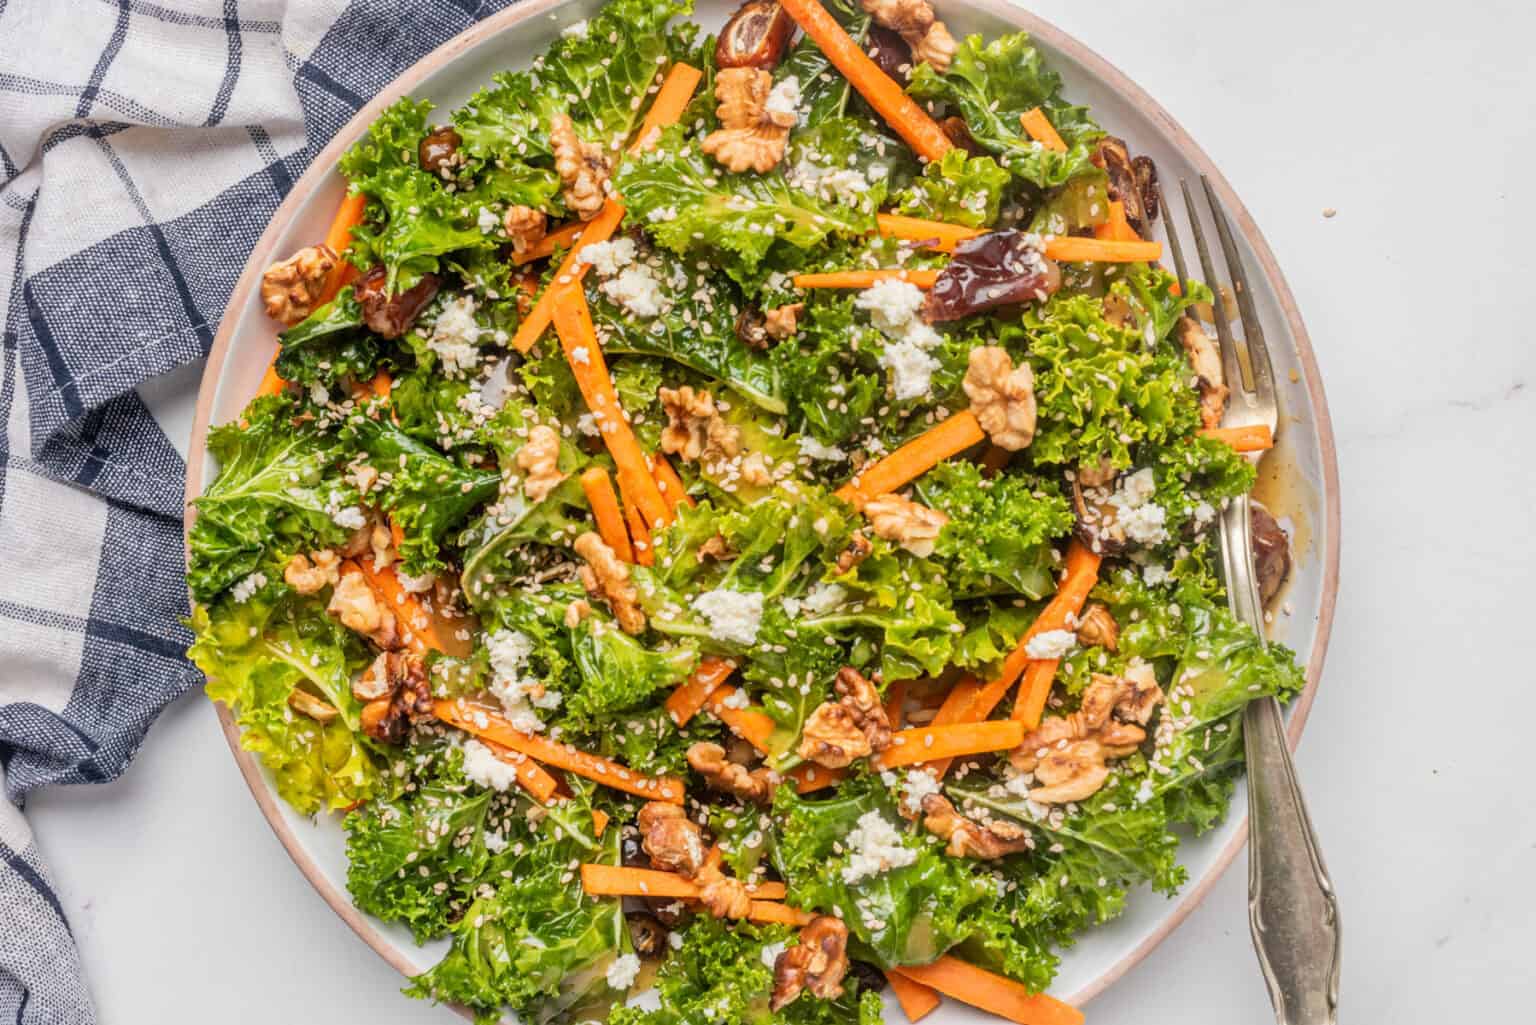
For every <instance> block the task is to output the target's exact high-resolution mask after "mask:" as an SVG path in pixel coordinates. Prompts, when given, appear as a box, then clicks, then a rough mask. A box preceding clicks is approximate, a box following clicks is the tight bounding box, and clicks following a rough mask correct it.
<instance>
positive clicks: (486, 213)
mask: <svg viewBox="0 0 1536 1025" xmlns="http://www.w3.org/2000/svg"><path fill="white" fill-rule="evenodd" d="M475 227H477V228H479V229H480V233H481V234H483V235H490V234H492V233H494V232H495V231H496V230H497V229H498V228H500V227H501V218H500V217H497V216H496V212H495V211H494V210H492V209H491V208H490V207H485V206H482V207H481V208H480V213H479V214H477V215H476V216H475Z"/></svg>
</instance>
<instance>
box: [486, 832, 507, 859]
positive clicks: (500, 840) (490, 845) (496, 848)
mask: <svg viewBox="0 0 1536 1025" xmlns="http://www.w3.org/2000/svg"><path fill="white" fill-rule="evenodd" d="M480 840H481V842H482V843H484V844H485V849H486V850H488V851H490V852H491V853H492V854H500V853H501V852H502V851H504V850H506V849H507V838H506V837H504V836H502V835H501V834H500V833H492V832H491V831H490V830H486V831H485V832H484V833H482V834H480Z"/></svg>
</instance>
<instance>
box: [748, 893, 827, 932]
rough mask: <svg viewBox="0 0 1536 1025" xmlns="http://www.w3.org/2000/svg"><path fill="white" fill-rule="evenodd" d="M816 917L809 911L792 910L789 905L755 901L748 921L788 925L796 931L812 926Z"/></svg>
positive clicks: (769, 901) (749, 912)
mask: <svg viewBox="0 0 1536 1025" xmlns="http://www.w3.org/2000/svg"><path fill="white" fill-rule="evenodd" d="M815 917H816V916H815V915H813V914H811V913H810V912H809V911H801V910H800V909H799V908H792V907H790V906H789V905H788V904H777V903H775V902H773V901H771V900H754V901H753V902H752V904H751V909H750V910H749V911H748V912H747V920H748V921H752V922H769V923H773V924H776V925H788V926H791V927H793V928H796V929H798V928H800V927H801V926H803V925H810V924H811V919H813V918H815Z"/></svg>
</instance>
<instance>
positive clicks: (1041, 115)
mask: <svg viewBox="0 0 1536 1025" xmlns="http://www.w3.org/2000/svg"><path fill="white" fill-rule="evenodd" d="M1019 124H1021V125H1023V126H1024V132H1025V134H1027V135H1028V136H1029V137H1030V138H1031V139H1033V140H1035V141H1036V142H1038V143H1039V144H1040V145H1042V146H1044V147H1045V148H1046V149H1050V150H1055V151H1056V152H1057V153H1065V152H1066V151H1067V144H1066V143H1065V142H1064V141H1063V140H1062V138H1061V135H1060V133H1058V132H1057V131H1056V126H1055V125H1053V124H1051V119H1050V118H1048V117H1046V116H1045V111H1043V110H1041V109H1040V108H1039V107H1034V108H1032V109H1030V110H1026V111H1025V112H1024V113H1022V114H1020V115H1019Z"/></svg>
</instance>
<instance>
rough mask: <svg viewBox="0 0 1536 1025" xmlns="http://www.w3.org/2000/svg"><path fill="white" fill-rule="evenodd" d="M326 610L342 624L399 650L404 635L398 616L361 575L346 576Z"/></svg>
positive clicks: (386, 647)
mask: <svg viewBox="0 0 1536 1025" xmlns="http://www.w3.org/2000/svg"><path fill="white" fill-rule="evenodd" d="M325 611H327V612H329V613H330V614H331V615H333V616H335V617H336V618H337V619H339V620H341V625H342V626H344V627H346V628H347V629H348V630H352V631H355V632H357V633H360V634H362V635H363V636H364V637H366V638H368V639H369V640H370V641H372V642H373V643H375V644H377V645H378V646H379V647H381V648H384V649H385V650H389V649H391V648H396V647H399V645H400V632H399V630H398V628H397V626H396V624H395V614H394V613H393V612H391V611H389V609H387V608H385V607H384V603H383V602H381V601H379V597H378V595H377V594H375V593H374V590H373V588H371V587H369V586H368V581H367V580H365V579H363V575H362V573H360V572H357V571H356V570H354V571H353V572H351V573H343V574H342V575H341V578H340V579H339V580H337V581H336V589H335V590H334V591H332V592H331V601H330V604H329V605H327V606H326V607H325Z"/></svg>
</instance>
